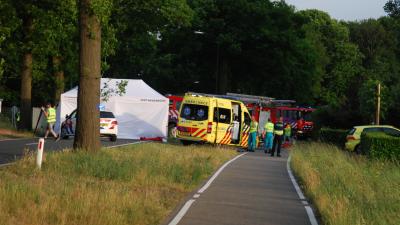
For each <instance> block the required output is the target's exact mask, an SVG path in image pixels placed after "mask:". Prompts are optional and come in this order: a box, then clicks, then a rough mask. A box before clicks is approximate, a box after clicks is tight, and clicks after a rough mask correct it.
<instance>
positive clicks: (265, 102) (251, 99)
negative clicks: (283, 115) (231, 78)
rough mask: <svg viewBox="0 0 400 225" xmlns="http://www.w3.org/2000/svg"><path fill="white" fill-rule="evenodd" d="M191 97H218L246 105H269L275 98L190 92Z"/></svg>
mask: <svg viewBox="0 0 400 225" xmlns="http://www.w3.org/2000/svg"><path fill="white" fill-rule="evenodd" d="M187 94H189V95H197V96H206V97H217V98H225V99H230V100H236V101H241V102H243V103H245V104H248V103H256V104H257V105H258V104H263V105H269V104H271V101H272V100H273V98H269V97H263V96H255V95H244V94H235V93H227V94H226V95H217V94H205V93H197V92H188V93H187Z"/></svg>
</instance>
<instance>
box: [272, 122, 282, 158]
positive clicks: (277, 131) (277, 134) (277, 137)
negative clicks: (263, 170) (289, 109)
mask: <svg viewBox="0 0 400 225" xmlns="http://www.w3.org/2000/svg"><path fill="white" fill-rule="evenodd" d="M283 128H284V126H283V118H282V117H279V121H278V122H276V123H275V125H274V144H273V146H272V151H271V156H274V154H275V148H276V156H278V157H281V146H282V139H283Z"/></svg>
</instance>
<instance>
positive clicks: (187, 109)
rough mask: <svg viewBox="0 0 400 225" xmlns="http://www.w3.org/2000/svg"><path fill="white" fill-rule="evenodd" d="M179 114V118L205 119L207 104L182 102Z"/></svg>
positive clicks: (206, 117)
mask: <svg viewBox="0 0 400 225" xmlns="http://www.w3.org/2000/svg"><path fill="white" fill-rule="evenodd" d="M180 115H181V118H183V119H187V120H196V121H202V120H207V119H208V106H205V105H193V104H183V107H182V111H181V113H180Z"/></svg>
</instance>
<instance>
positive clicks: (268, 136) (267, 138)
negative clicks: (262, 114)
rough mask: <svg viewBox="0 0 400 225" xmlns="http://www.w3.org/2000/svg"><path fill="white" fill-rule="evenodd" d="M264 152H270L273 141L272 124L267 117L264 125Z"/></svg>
mask: <svg viewBox="0 0 400 225" xmlns="http://www.w3.org/2000/svg"><path fill="white" fill-rule="evenodd" d="M263 137H264V147H265V150H264V153H270V152H271V150H272V144H273V142H274V124H273V123H272V122H271V121H270V120H269V119H267V122H266V123H265V125H264V132H263Z"/></svg>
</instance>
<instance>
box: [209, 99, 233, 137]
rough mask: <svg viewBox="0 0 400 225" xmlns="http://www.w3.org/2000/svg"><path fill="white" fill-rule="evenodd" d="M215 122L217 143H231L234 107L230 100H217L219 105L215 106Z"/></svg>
mask: <svg viewBox="0 0 400 225" xmlns="http://www.w3.org/2000/svg"><path fill="white" fill-rule="evenodd" d="M213 111H214V118H213V122H214V123H216V139H215V143H217V144H230V143H231V132H232V125H231V124H232V113H231V112H232V109H231V106H230V101H221V100H217V107H214V110H213Z"/></svg>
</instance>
